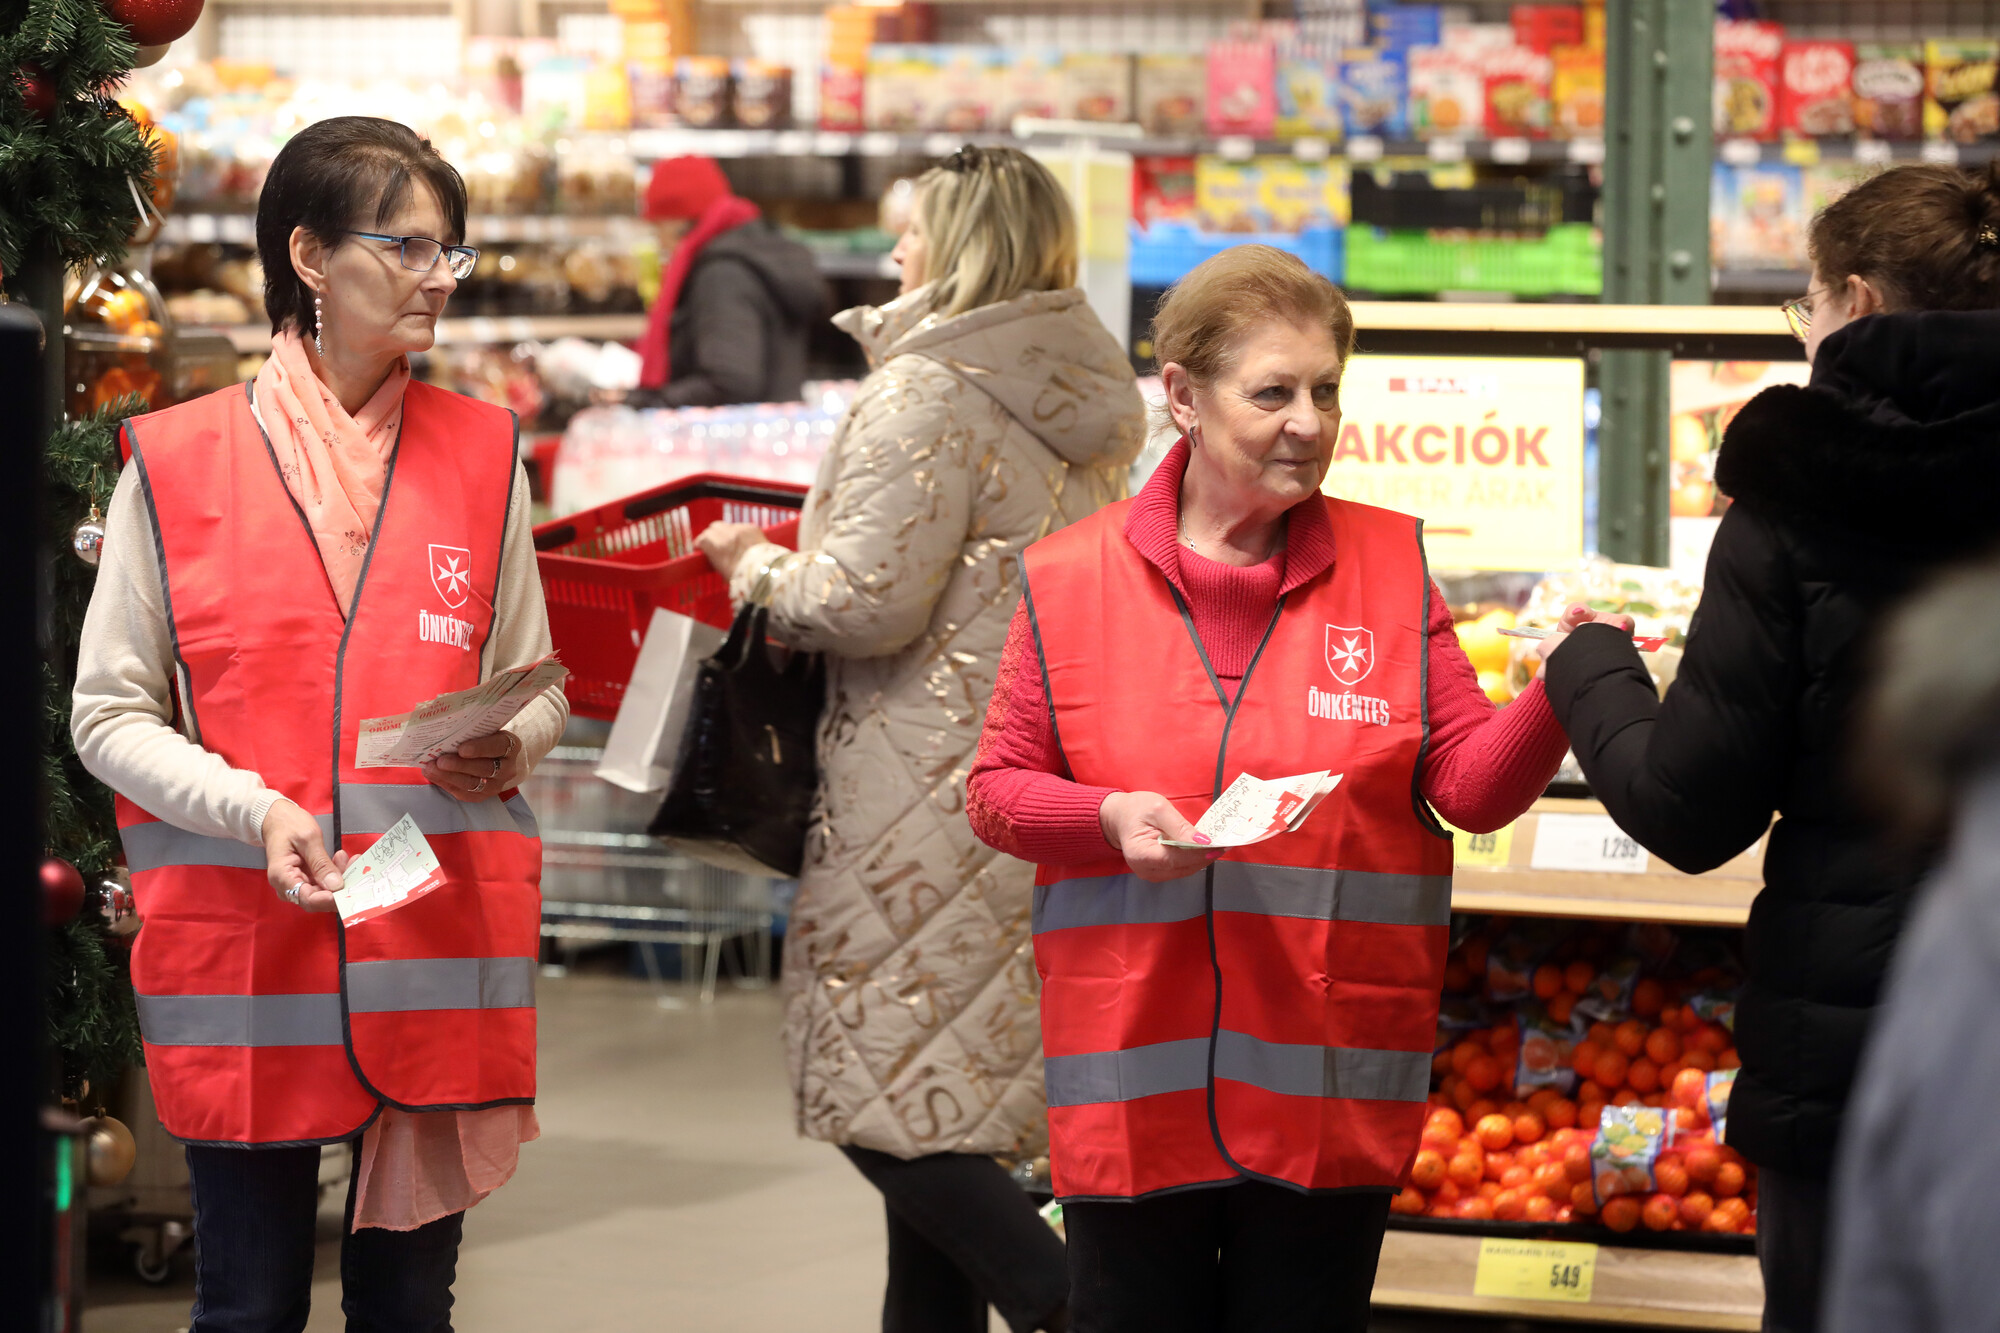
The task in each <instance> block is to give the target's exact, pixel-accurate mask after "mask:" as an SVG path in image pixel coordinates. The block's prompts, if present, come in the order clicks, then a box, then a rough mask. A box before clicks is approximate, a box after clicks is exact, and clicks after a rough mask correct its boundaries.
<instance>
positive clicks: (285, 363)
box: [256, 329, 410, 616]
mask: <svg viewBox="0 0 2000 1333" xmlns="http://www.w3.org/2000/svg"><path fill="white" fill-rule="evenodd" d="M409 382H410V363H409V360H408V358H404V357H399V358H397V361H396V364H395V365H394V366H393V367H392V368H391V369H390V371H389V377H388V378H387V379H385V380H383V381H382V387H381V388H379V389H377V390H376V391H375V396H374V397H372V398H370V399H369V400H368V402H367V404H366V405H365V406H364V407H363V408H362V409H361V411H360V412H359V413H358V414H357V415H355V416H352V417H350V416H348V415H347V409H346V408H344V407H342V406H341V405H340V400H339V399H338V398H336V397H334V395H333V390H331V389H329V388H327V387H326V385H325V384H323V383H321V382H320V379H319V377H318V376H317V375H315V374H313V369H312V363H311V362H310V361H308V360H307V359H306V345H305V340H304V339H303V338H301V337H300V336H299V335H298V334H297V333H296V332H294V331H292V330H290V329H287V330H285V331H284V332H283V333H280V334H278V335H276V336H275V337H273V338H272V339H271V355H270V356H269V357H268V358H266V359H265V361H264V364H263V366H262V367H261V368H260V369H259V370H258V371H257V387H256V394H257V409H258V410H257V416H258V418H259V420H261V421H262V422H263V423H264V430H265V432H266V433H267V434H268V435H269V436H270V437H271V448H272V450H273V451H274V452H275V453H276V454H277V455H278V470H279V471H280V472H282V473H284V476H285V486H286V487H287V489H289V490H290V491H291V493H292V498H293V499H295V500H297V501H298V502H299V508H300V509H301V510H303V511H304V512H305V516H306V522H307V524H309V525H310V526H311V528H312V533H313V540H314V541H316V542H318V543H319V558H320V563H321V564H322V565H324V566H325V567H326V577H327V581H328V582H330V583H332V584H333V595H334V599H335V600H336V601H338V602H339V603H340V614H341V615H343V616H345V615H347V614H348V612H349V611H350V610H351V609H352V608H353V605H354V585H355V584H356V583H358V582H360V579H361V564H362V560H363V558H364V557H365V556H366V555H367V554H368V541H369V534H370V533H372V532H373V531H374V530H375V515H376V513H377V511H379V510H380V509H381V507H382V486H383V484H384V482H385V480H386V479H387V477H388V475H389V455H390V454H391V453H393V452H394V451H395V448H396V432H397V431H398V430H400V429H401V428H402V424H403V389H404V387H405V386H407V385H408V384H409Z"/></svg>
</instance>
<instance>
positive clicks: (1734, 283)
mask: <svg viewBox="0 0 2000 1333" xmlns="http://www.w3.org/2000/svg"><path fill="white" fill-rule="evenodd" d="M1811 280H1812V274H1811V273H1809V272H1807V271H1806V270H1804V269H1789V268H1734V269H1731V268H1723V269H1717V270H1716V271H1715V275H1714V280H1713V281H1712V282H1711V283H1710V284H1709V285H1710V286H1711V287H1712V288H1713V289H1714V290H1715V291H1716V292H1719V293H1723V294H1739V295H1746V296H1755V295H1760V294H1763V295H1770V296H1781V297H1790V296H1803V295H1805V290H1806V286H1807V284H1808V283H1809V282H1810V281H1811Z"/></svg>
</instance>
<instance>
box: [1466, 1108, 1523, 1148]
mask: <svg viewBox="0 0 2000 1333" xmlns="http://www.w3.org/2000/svg"><path fill="white" fill-rule="evenodd" d="M1472 1133H1473V1135H1474V1137H1476V1138H1477V1139H1478V1140H1479V1142H1480V1143H1481V1145H1483V1146H1484V1147H1485V1149H1486V1151H1488V1152H1499V1151H1500V1150H1501V1149H1502V1148H1505V1147H1507V1146H1509V1145H1510V1144H1512V1143H1513V1142H1514V1122H1513V1121H1511V1120H1509V1119H1508V1118H1507V1117H1506V1116H1504V1115H1498V1114H1494V1115H1486V1116H1481V1117H1480V1118H1479V1120H1478V1122H1477V1123H1475V1124H1474V1125H1473V1127H1472Z"/></svg>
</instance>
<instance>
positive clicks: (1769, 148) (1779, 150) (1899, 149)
mask: <svg viewBox="0 0 2000 1333" xmlns="http://www.w3.org/2000/svg"><path fill="white" fill-rule="evenodd" d="M1995 156H2000V143H1995V142H1986V143H1968V144H1958V143H1930V142H1918V141H1914V140H1912V141H1909V142H1899V143H1890V142H1887V141H1884V140H1880V139H1874V140H1870V139H1795V140H1792V141H1790V142H1787V143H1758V142H1756V141H1755V140H1752V139H1724V140H1722V141H1720V142H1719V143H1717V144H1716V145H1715V160H1716V161H1718V162H1724V163H1727V164H1729V165H1730V166H1737V167H1747V166H1753V165H1759V164H1761V165H1765V166H1772V165H1776V164H1777V163H1780V162H1790V163H1792V164H1794V165H1797V166H1811V165H1813V164H1814V163H1816V162H1873V163H1879V164H1880V165H1882V166H1888V165H1889V164H1891V163H1895V162H1941V163H1943V164H1945V165H1946V166H1957V165H1961V164H1962V165H1966V166H1977V165H1980V164H1982V163H1985V162H1987V161H1989V160H1991V159H1992V158H1994V157H1995Z"/></svg>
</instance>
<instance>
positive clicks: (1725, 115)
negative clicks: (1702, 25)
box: [1715, 19, 1785, 139]
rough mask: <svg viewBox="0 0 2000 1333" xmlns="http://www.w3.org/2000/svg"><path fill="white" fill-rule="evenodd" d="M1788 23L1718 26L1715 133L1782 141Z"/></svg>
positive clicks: (1736, 21)
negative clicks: (1781, 65)
mask: <svg viewBox="0 0 2000 1333" xmlns="http://www.w3.org/2000/svg"><path fill="white" fill-rule="evenodd" d="M1784 49H1785V29H1784V25H1782V24H1778V23H1763V22H1759V21H1755V20H1751V19H1725V20H1719V21H1718V22H1717V23H1716V25H1715V133H1716V135H1717V136H1718V137H1720V138H1724V139H1775V138H1777V137H1778V61H1779V57H1780V56H1781V55H1782V54H1783V53H1784Z"/></svg>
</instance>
